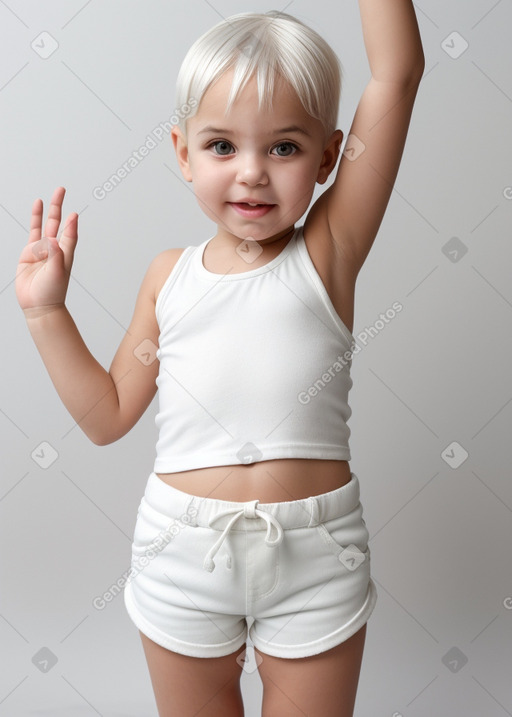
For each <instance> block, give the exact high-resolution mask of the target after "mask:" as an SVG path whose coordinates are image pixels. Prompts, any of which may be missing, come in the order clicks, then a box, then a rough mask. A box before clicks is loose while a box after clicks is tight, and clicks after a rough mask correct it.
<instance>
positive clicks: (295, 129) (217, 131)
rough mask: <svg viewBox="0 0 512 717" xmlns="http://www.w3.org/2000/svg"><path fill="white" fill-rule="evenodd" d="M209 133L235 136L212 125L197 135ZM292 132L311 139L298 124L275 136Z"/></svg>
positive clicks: (279, 130) (229, 131)
mask: <svg viewBox="0 0 512 717" xmlns="http://www.w3.org/2000/svg"><path fill="white" fill-rule="evenodd" d="M207 132H214V133H215V134H233V132H231V130H229V129H221V128H219V127H212V125H208V126H207V127H204V128H203V129H202V130H200V131H199V132H198V133H197V134H205V133H207ZM290 132H300V133H301V134H305V135H306V136H307V137H311V135H310V133H309V132H308V131H307V130H305V129H304V128H303V127H299V125H296V124H292V125H290V126H289V127H283V128H282V129H276V130H275V132H274V134H288V133H290Z"/></svg>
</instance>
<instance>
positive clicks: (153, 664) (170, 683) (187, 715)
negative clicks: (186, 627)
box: [139, 631, 245, 717]
mask: <svg viewBox="0 0 512 717" xmlns="http://www.w3.org/2000/svg"><path fill="white" fill-rule="evenodd" d="M139 632H140V631H139ZM140 637H141V640H142V645H143V648H144V653H145V655H146V661H147V663H148V668H149V674H150V677H151V683H152V685H153V691H154V693H155V699H156V704H157V707H158V715H159V717H193V716H194V717H195V716H196V715H197V717H218V715H223V716H225V717H243V715H244V709H243V702H242V694H241V690H240V676H241V673H242V669H243V664H244V663H243V653H244V652H245V644H244V645H243V646H242V647H241V648H239V649H238V650H237V651H236V652H234V653H233V654H231V655H225V656H224V657H211V658H201V657H189V656H188V655H181V654H179V653H177V652H172V651H171V650H166V649H165V648H164V647H161V646H160V645H158V644H157V643H156V642H153V640H150V639H149V638H148V637H147V636H146V635H144V634H143V633H142V632H140Z"/></svg>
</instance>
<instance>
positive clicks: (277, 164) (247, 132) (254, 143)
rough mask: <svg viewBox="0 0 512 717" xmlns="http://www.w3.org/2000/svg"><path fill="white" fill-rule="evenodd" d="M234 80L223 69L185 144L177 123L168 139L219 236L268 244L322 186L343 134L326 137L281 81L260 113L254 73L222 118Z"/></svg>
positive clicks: (290, 224)
mask: <svg viewBox="0 0 512 717" xmlns="http://www.w3.org/2000/svg"><path fill="white" fill-rule="evenodd" d="M232 78H233V71H232V70H231V71H229V72H226V73H225V74H224V75H223V76H222V77H221V78H220V79H219V80H218V81H217V82H216V83H215V84H214V85H212V86H211V87H210V88H209V89H208V90H207V91H206V92H205V94H204V96H203V98H202V100H201V103H200V105H199V108H198V111H197V113H196V114H195V115H194V116H193V117H191V118H190V119H189V120H187V141H186V142H185V140H184V137H183V135H182V134H181V132H180V130H179V129H178V128H177V127H174V128H173V130H172V137H173V142H174V146H175V148H176V154H177V158H178V162H179V164H180V168H181V170H182V173H183V176H184V177H185V179H186V180H187V181H188V182H193V185H194V192H195V195H196V198H197V200H198V202H199V205H200V207H201V209H202V210H203V211H204V212H205V214H207V216H208V217H210V219H212V220H213V221H214V222H215V223H216V224H217V225H218V233H217V236H222V237H224V238H229V239H230V240H233V238H235V237H236V238H237V239H239V240H241V241H244V240H255V241H258V242H263V243H270V242H272V241H276V240H278V239H279V238H280V237H283V236H284V235H285V234H286V233H288V232H289V231H290V229H291V228H293V225H294V223H295V222H296V221H297V220H298V219H300V217H302V216H303V214H304V213H305V212H306V210H307V209H308V207H309V203H310V201H311V197H312V195H313V191H314V188H315V184H316V183H317V182H318V183H319V184H323V183H324V182H325V181H326V179H327V177H328V176H329V174H330V172H331V171H332V169H333V168H334V166H335V164H336V160H337V158H338V154H339V148H340V144H341V141H342V138H343V134H342V133H341V132H340V131H339V130H336V132H334V133H333V135H332V136H331V137H330V138H327V139H326V137H325V131H324V129H323V127H322V124H321V122H320V121H319V120H316V119H314V118H313V117H311V116H310V115H309V114H308V113H307V112H306V111H305V109H304V108H303V106H302V104H301V102H300V100H299V99H298V97H297V96H296V94H295V92H294V91H293V89H292V88H291V87H290V86H289V85H288V83H285V82H284V81H283V80H279V82H278V84H277V86H276V91H275V95H274V101H273V109H272V111H270V112H268V111H265V110H264V109H263V108H262V109H261V110H258V91H257V84H256V80H255V78H254V77H253V78H251V80H250V81H249V82H248V83H247V85H246V86H245V88H244V89H243V91H242V92H241V93H240V95H239V96H238V98H237V100H236V102H235V103H234V104H233V106H232V108H231V111H230V113H229V114H228V115H225V108H226V106H227V100H228V96H229V91H230V88H231V82H232ZM283 130H284V131H283ZM301 130H302V131H301ZM247 202H251V203H256V204H266V205H267V206H266V207H261V206H260V207H254V208H251V207H250V206H248V205H247Z"/></svg>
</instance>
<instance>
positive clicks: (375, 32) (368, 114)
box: [323, 0, 425, 272]
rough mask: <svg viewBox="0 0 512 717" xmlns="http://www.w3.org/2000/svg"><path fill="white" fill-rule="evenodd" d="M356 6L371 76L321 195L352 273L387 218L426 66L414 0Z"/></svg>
mask: <svg viewBox="0 0 512 717" xmlns="http://www.w3.org/2000/svg"><path fill="white" fill-rule="evenodd" d="M359 9H360V13H361V20H362V27H363V35H364V42H365V47H366V52H367V55H368V61H369V64H370V70H371V74H372V76H371V79H370V81H369V83H368V85H367V87H366V88H365V90H364V93H363V95H362V97H361V100H360V102H359V104H358V107H357V111H356V114H355V116H354V120H353V123H352V127H351V129H350V133H349V137H350V135H352V136H353V137H354V138H355V139H353V140H352V139H350V140H347V144H346V146H345V153H344V154H343V156H342V158H341V160H340V164H339V167H338V172H337V175H336V179H335V181H334V183H333V185H332V186H331V187H329V189H327V190H326V192H325V193H324V195H325V196H324V197H323V198H324V203H323V206H324V207H325V211H326V213H327V220H328V224H329V227H330V231H331V235H332V237H333V239H334V240H335V241H336V242H337V243H338V244H339V246H340V247H341V248H342V249H343V250H344V253H345V255H346V256H347V257H348V258H349V259H350V260H351V261H352V262H353V265H354V268H355V270H356V272H357V271H358V270H359V269H360V267H361V266H362V264H363V262H364V260H365V258H366V256H367V255H368V253H369V251H370V249H371V246H372V244H373V241H374V239H375V236H376V234H377V231H378V229H379V227H380V224H381V222H382V219H383V217H384V213H385V211H386V208H387V205H388V202H389V198H390V195H391V192H392V190H393V186H394V183H395V179H396V176H397V174H398V169H399V166H400V162H401V158H402V153H403V150H404V146H405V141H406V137H407V132H408V129H409V123H410V118H411V115H412V110H413V106H414V102H415V98H416V93H417V90H418V86H419V83H420V79H421V76H422V74H423V71H424V67H425V58H424V55H423V48H422V44H421V37H420V34H419V29H418V24H417V21H416V15H415V12H414V5H413V2H412V0H359ZM351 148H352V149H351ZM326 198H327V201H325V199H326Z"/></svg>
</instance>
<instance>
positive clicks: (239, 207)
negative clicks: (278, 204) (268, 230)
mask: <svg viewBox="0 0 512 717" xmlns="http://www.w3.org/2000/svg"><path fill="white" fill-rule="evenodd" d="M228 204H229V205H230V206H231V207H233V209H234V210H235V212H237V213H238V214H241V215H242V216H243V217H248V218H258V217H263V216H265V214H268V213H269V212H270V211H271V210H272V209H273V207H275V204H260V206H258V207H249V206H248V204H247V203H245V202H228Z"/></svg>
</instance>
